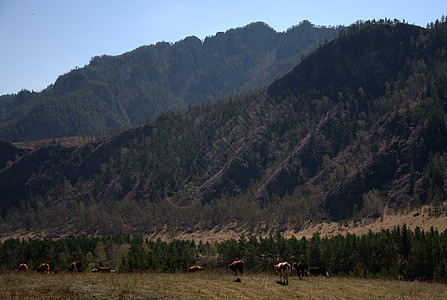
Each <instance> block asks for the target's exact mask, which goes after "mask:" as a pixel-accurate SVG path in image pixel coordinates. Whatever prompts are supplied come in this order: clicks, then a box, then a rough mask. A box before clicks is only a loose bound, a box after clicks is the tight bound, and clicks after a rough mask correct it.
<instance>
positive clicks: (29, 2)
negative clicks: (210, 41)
mask: <svg viewBox="0 0 447 300" xmlns="http://www.w3.org/2000/svg"><path fill="white" fill-rule="evenodd" d="M446 14H447V5H446V2H445V0H443V1H430V0H426V1H420V0H419V1H413V0H407V1H401V0H397V1H394V0H387V1H382V0H375V1H358V0H357V1H353V0H349V1H343V0H339V1H333V0H331V1H326V0H323V1H317V0H315V1H309V0H307V1H296V0H295V1H292V0H275V1H265V0H237V1H236V0H220V1H213V0H165V1H164V0H156V1H155V0H146V1H143V0H122V1H115V0H105V1H103V0H70V1H69V0H0V95H3V94H10V93H17V92H19V91H20V90H22V89H28V90H34V91H40V90H42V89H44V88H46V87H47V86H48V85H49V84H51V83H54V81H55V80H56V79H57V77H58V76H59V75H61V74H64V73H66V72H69V71H70V70H72V69H74V68H75V67H76V66H78V67H83V66H84V65H86V64H88V63H89V61H90V59H91V58H92V57H93V56H97V55H103V54H108V55H118V54H122V53H125V52H128V51H131V50H133V49H135V48H137V47H139V46H143V45H150V44H154V43H156V42H158V41H167V42H176V41H179V40H181V39H183V38H185V37H187V36H190V35H195V36H197V37H198V38H200V39H204V38H205V37H206V36H211V35H214V34H215V33H216V32H219V31H226V30H227V29H230V28H235V27H241V26H244V25H247V24H249V23H251V22H256V21H263V22H265V23H267V24H269V25H270V26H271V27H273V28H274V29H275V30H276V31H285V30H287V28H289V27H291V26H293V25H296V24H298V23H299V22H300V21H302V20H309V21H310V22H312V23H313V24H316V25H334V26H335V25H349V24H352V23H354V22H355V21H357V20H370V19H381V18H391V19H394V18H396V19H399V20H402V19H405V20H406V21H407V22H408V23H411V24H416V25H421V26H424V27H425V25H426V24H427V23H428V22H432V21H435V20H436V19H440V18H441V16H442V15H446Z"/></svg>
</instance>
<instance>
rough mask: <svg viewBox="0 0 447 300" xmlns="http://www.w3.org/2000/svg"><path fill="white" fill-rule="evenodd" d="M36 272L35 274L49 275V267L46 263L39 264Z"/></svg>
mask: <svg viewBox="0 0 447 300" xmlns="http://www.w3.org/2000/svg"><path fill="white" fill-rule="evenodd" d="M36 271H37V273H41V274H48V273H50V265H49V264H47V263H43V264H40V266H39V267H38V268H37V270H36Z"/></svg>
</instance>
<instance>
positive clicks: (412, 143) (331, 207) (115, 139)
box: [0, 20, 447, 236]
mask: <svg viewBox="0 0 447 300" xmlns="http://www.w3.org/2000/svg"><path fill="white" fill-rule="evenodd" d="M446 46H447V24H446V23H445V22H437V23H436V25H434V26H433V28H430V29H424V28H420V27H417V26H413V25H408V24H403V23H399V22H391V21H388V20H386V21H379V22H375V21H374V22H365V23H357V24H354V25H352V26H350V27H349V28H347V29H346V30H345V31H343V32H342V33H340V36H339V37H338V38H337V39H335V40H333V41H330V42H327V43H325V44H324V45H322V46H321V47H320V48H318V49H317V50H315V51H314V52H313V53H312V54H310V55H309V56H308V57H306V58H305V59H304V60H303V61H302V62H301V63H300V64H298V65H297V66H296V67H295V68H294V69H293V70H292V71H291V72H290V73H288V74H286V75H285V76H284V77H283V78H281V79H279V80H277V81H275V82H273V83H272V84H271V85H270V86H269V88H268V90H266V91H258V92H252V93H247V94H245V95H243V96H238V97H234V98H231V99H226V100H221V101H218V102H217V103H202V104H198V105H196V106H193V107H192V108H190V109H189V110H188V111H186V112H184V113H174V112H169V113H163V114H162V115H161V116H160V117H158V118H157V119H156V120H154V121H152V122H150V123H148V124H145V125H143V126H139V127H136V128H134V129H129V130H126V131H124V132H122V133H121V134H118V135H115V136H112V137H107V138H103V139H101V140H98V141H96V142H90V143H88V144H87V145H85V146H83V147H79V148H67V147H62V146H60V145H59V146H58V145H56V146H51V147H46V148H41V149H39V150H37V151H34V152H29V153H25V154H23V155H21V156H20V155H18V158H17V159H16V160H14V161H12V162H11V163H9V164H8V166H7V167H5V168H3V169H1V170H0V194H1V195H2V198H1V202H0V209H1V212H2V219H1V222H2V227H1V228H2V231H3V232H13V231H17V230H20V229H22V228H25V229H26V230H28V231H45V232H46V233H47V234H50V235H53V236H57V235H59V234H85V233H88V234H108V233H115V232H140V233H149V232H155V231H158V230H160V229H161V228H166V227H165V226H167V228H168V230H184V231H190V232H191V231H194V230H197V229H211V228H214V227H216V226H221V225H226V224H230V223H232V224H238V226H240V227H241V228H248V229H249V230H253V231H257V230H261V231H262V230H266V229H267V228H270V229H272V228H274V229H276V230H285V229H288V228H295V229H299V228H300V227H301V226H302V225H303V224H304V223H305V222H306V221H308V220H323V219H330V220H341V219H345V218H358V217H377V216H380V215H381V214H382V212H383V209H384V207H388V208H391V209H395V210H397V211H399V210H402V209H404V208H407V207H418V206H419V205H422V204H429V205H431V206H432V207H433V213H434V214H437V213H438V214H439V213H440V208H441V204H442V201H443V199H445V198H446V195H447V184H446V183H447V181H446V176H447V170H446V168H445V161H446V159H447V138H446V122H447V119H446V108H447V107H446V105H447V84H446V83H447V54H446V51H445V49H446ZM67 224H68V225H67ZM67 226H68V228H67Z"/></svg>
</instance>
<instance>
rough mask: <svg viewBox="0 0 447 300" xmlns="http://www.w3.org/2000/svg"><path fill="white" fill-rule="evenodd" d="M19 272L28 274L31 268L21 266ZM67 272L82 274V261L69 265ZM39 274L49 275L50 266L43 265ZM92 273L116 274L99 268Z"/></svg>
mask: <svg viewBox="0 0 447 300" xmlns="http://www.w3.org/2000/svg"><path fill="white" fill-rule="evenodd" d="M17 269H18V271H19V272H23V273H26V272H28V270H29V268H28V266H27V265H26V264H20V265H19V267H18V268H17ZM67 271H68V272H69V273H73V272H82V261H80V260H78V261H74V262H72V263H71V264H69V265H68V268H67ZM36 272H37V273H40V274H48V273H50V265H49V264H47V263H42V264H40V266H39V267H38V268H37V269H36ZM91 272H93V273H109V272H115V270H113V269H112V268H109V267H98V268H95V269H92V270H91ZM53 273H54V274H57V273H59V269H53Z"/></svg>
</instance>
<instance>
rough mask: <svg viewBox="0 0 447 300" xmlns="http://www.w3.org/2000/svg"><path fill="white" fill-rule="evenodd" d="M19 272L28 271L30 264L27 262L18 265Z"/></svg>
mask: <svg viewBox="0 0 447 300" xmlns="http://www.w3.org/2000/svg"><path fill="white" fill-rule="evenodd" d="M18 270H19V272H23V273H26V272H28V266H27V265H26V264H20V265H19V267H18Z"/></svg>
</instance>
